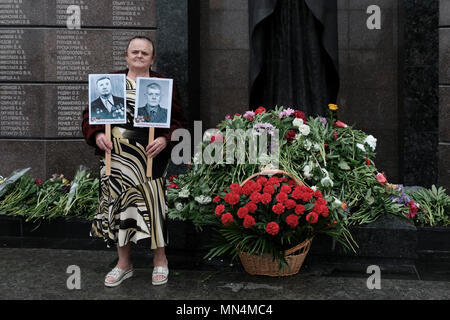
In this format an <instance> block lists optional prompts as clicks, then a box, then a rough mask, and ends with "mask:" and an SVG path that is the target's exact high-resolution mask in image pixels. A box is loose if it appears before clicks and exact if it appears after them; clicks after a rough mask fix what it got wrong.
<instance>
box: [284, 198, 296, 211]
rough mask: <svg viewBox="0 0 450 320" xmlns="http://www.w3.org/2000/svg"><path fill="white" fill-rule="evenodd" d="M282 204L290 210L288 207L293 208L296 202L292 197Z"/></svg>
mask: <svg viewBox="0 0 450 320" xmlns="http://www.w3.org/2000/svg"><path fill="white" fill-rule="evenodd" d="M284 205H285V206H286V208H288V209H289V210H290V209H293V208H295V207H296V205H297V203H296V202H295V201H294V200H292V199H288V200H286V201H285V202H284Z"/></svg>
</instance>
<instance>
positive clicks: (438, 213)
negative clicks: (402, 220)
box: [407, 185, 450, 227]
mask: <svg viewBox="0 0 450 320" xmlns="http://www.w3.org/2000/svg"><path fill="white" fill-rule="evenodd" d="M407 194H408V195H409V197H410V198H411V199H413V200H414V201H415V202H416V203H417V204H418V207H419V212H418V214H417V215H416V217H415V219H414V220H415V223H416V224H417V225H419V226H430V227H434V226H443V227H449V226H450V196H448V195H447V194H446V192H445V189H444V188H443V187H439V189H438V188H436V186H435V185H433V186H431V189H425V188H422V189H419V190H416V191H412V192H408V193H407Z"/></svg>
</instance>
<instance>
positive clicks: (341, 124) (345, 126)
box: [334, 120, 348, 128]
mask: <svg viewBox="0 0 450 320" xmlns="http://www.w3.org/2000/svg"><path fill="white" fill-rule="evenodd" d="M334 124H335V125H336V126H337V127H339V128H347V127H348V126H347V125H346V124H345V123H343V122H342V121H341V120H338V121H336V122H335V123H334Z"/></svg>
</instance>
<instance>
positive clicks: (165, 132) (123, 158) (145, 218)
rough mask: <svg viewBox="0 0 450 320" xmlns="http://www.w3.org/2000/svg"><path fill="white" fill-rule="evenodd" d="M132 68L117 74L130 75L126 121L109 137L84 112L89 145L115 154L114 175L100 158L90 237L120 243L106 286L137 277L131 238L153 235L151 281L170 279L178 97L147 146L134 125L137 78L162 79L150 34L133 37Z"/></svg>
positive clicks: (179, 123)
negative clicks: (171, 169) (171, 171)
mask: <svg viewBox="0 0 450 320" xmlns="http://www.w3.org/2000/svg"><path fill="white" fill-rule="evenodd" d="M125 59H126V61H127V64H128V68H127V69H126V70H124V71H120V72H115V73H124V74H126V85H127V123H126V124H123V125H111V141H109V140H108V139H107V138H106V135H105V133H104V132H105V130H104V126H103V125H89V111H88V109H86V110H84V112H83V123H82V127H83V128H82V129H83V134H84V137H85V139H86V141H87V143H88V144H89V145H91V146H93V147H95V148H96V154H97V155H104V153H105V152H107V153H111V176H106V175H105V165H104V161H103V159H101V170H100V172H101V182H100V189H101V190H100V199H99V200H100V203H99V208H98V211H97V213H96V215H95V218H94V221H93V223H92V229H91V236H93V237H100V238H103V239H105V241H106V242H107V245H108V247H111V245H113V244H114V245H117V253H118V256H119V260H118V262H117V265H116V266H115V268H114V269H112V270H111V271H110V272H109V273H108V274H107V275H106V277H105V285H106V286H108V287H113V286H117V285H119V284H120V283H121V282H122V281H123V280H125V279H127V278H129V277H131V276H132V275H133V266H132V263H131V260H130V252H131V242H134V243H137V241H138V240H141V239H149V238H150V239H151V249H154V250H155V254H154V258H153V264H154V269H153V274H152V283H153V284H154V285H160V284H164V283H166V282H167V279H168V274H169V269H168V261H167V258H166V255H165V246H166V245H167V242H168V237H167V227H166V221H165V220H166V213H167V205H166V199H165V182H164V178H165V175H166V171H167V167H168V163H169V158H170V153H171V148H172V145H171V140H170V137H171V135H172V132H173V131H174V130H175V129H177V128H181V127H183V126H184V124H185V120H184V116H183V110H182V108H181V105H180V100H179V98H178V96H177V94H176V89H175V88H174V90H173V92H174V94H173V97H172V113H171V122H170V124H171V125H170V129H160V128H157V129H155V139H154V140H153V141H152V142H151V143H149V144H148V131H149V129H148V128H136V127H134V126H133V117H134V108H135V98H136V78H137V77H161V78H163V76H162V75H159V74H157V73H155V72H153V71H152V70H151V66H152V64H153V63H154V61H155V47H154V45H153V42H152V41H151V40H150V39H149V38H147V37H140V36H139V37H134V38H132V39H131V40H130V41H129V43H128V46H127V49H126V52H125ZM147 156H148V157H151V158H153V167H152V168H153V171H152V179H151V180H150V179H149V178H147V177H146V167H147V163H146V161H147Z"/></svg>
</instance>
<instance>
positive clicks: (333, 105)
mask: <svg viewBox="0 0 450 320" xmlns="http://www.w3.org/2000/svg"><path fill="white" fill-rule="evenodd" d="M328 108H330V110H332V111H336V110H337V109H339V108H338V106H337V104H332V103H330V104H329V105H328Z"/></svg>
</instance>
